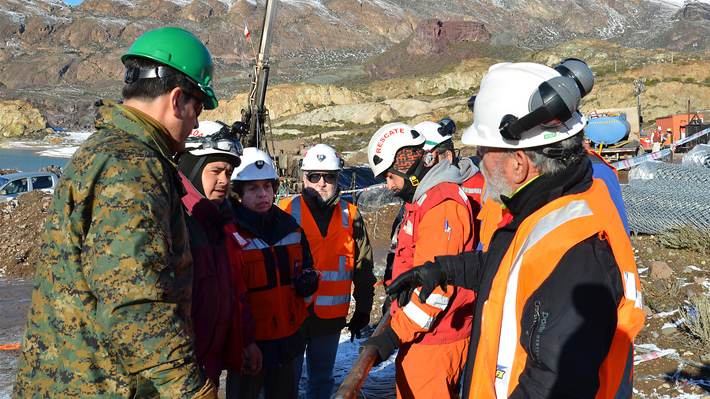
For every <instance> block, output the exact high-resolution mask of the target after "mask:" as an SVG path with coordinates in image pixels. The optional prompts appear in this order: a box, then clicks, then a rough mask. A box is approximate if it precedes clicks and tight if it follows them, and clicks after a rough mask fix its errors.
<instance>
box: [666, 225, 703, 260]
mask: <svg viewBox="0 0 710 399" xmlns="http://www.w3.org/2000/svg"><path fill="white" fill-rule="evenodd" d="M658 243H659V244H660V245H661V246H662V247H666V248H671V249H688V250H691V251H696V252H700V253H702V254H708V253H710V232H709V231H700V230H698V229H697V228H695V227H693V226H680V227H676V228H674V229H672V230H669V231H666V232H663V233H661V234H659V235H658Z"/></svg>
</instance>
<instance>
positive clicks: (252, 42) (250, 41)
mask: <svg viewBox="0 0 710 399" xmlns="http://www.w3.org/2000/svg"><path fill="white" fill-rule="evenodd" d="M244 31H245V32H248V33H249V37H247V39H249V44H251V51H252V53H254V62H255V63H256V62H258V60H257V59H256V49H255V48H254V41H253V40H252V39H250V37H251V31H250V30H249V28H248V27H247V21H244ZM245 34H246V33H245ZM262 34H263V32H262Z"/></svg>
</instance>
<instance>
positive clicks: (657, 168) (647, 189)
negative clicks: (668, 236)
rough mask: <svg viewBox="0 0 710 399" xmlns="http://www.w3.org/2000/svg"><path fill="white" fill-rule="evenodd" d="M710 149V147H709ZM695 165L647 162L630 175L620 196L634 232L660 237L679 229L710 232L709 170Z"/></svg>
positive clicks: (701, 158)
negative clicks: (659, 235)
mask: <svg viewBox="0 0 710 399" xmlns="http://www.w3.org/2000/svg"><path fill="white" fill-rule="evenodd" d="M709 149H710V148H709ZM700 153H701V151H698V154H699V155H696V156H694V160H693V161H692V162H690V161H689V162H688V163H685V160H684V163H683V164H668V163H663V162H644V163H642V164H641V165H639V166H638V167H637V168H635V169H634V170H632V171H630V172H629V184H628V185H625V186H623V187H622V190H621V193H622V197H623V199H624V204H625V205H626V213H627V216H628V219H629V228H630V229H631V230H632V231H636V232H639V233H647V234H658V233H660V232H662V231H666V230H670V229H673V228H674V227H679V226H694V227H696V228H697V229H699V230H703V231H705V230H708V229H710V169H709V168H703V167H699V166H698V165H699V163H698V162H696V161H695V160H700V161H699V162H701V163H702V162H703V159H705V160H708V158H710V151H706V154H705V155H702V154H700Z"/></svg>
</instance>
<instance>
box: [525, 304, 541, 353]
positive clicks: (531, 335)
mask: <svg viewBox="0 0 710 399" xmlns="http://www.w3.org/2000/svg"><path fill="white" fill-rule="evenodd" d="M539 322H540V301H535V310H534V312H533V321H532V325H530V328H528V331H527V333H526V334H527V335H528V350H529V351H530V357H532V359H533V360H534V361H535V362H537V361H538V357H537V356H536V354H537V350H536V347H535V330H537V325H538V323H539Z"/></svg>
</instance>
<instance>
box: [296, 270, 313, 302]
mask: <svg viewBox="0 0 710 399" xmlns="http://www.w3.org/2000/svg"><path fill="white" fill-rule="evenodd" d="M293 288H294V289H295V290H296V295H298V296H302V297H304V298H305V297H308V296H311V295H313V294H315V293H316V291H318V271H317V270H315V269H305V270H303V273H302V274H301V275H300V276H298V277H296V279H295V280H294V281H293Z"/></svg>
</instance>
